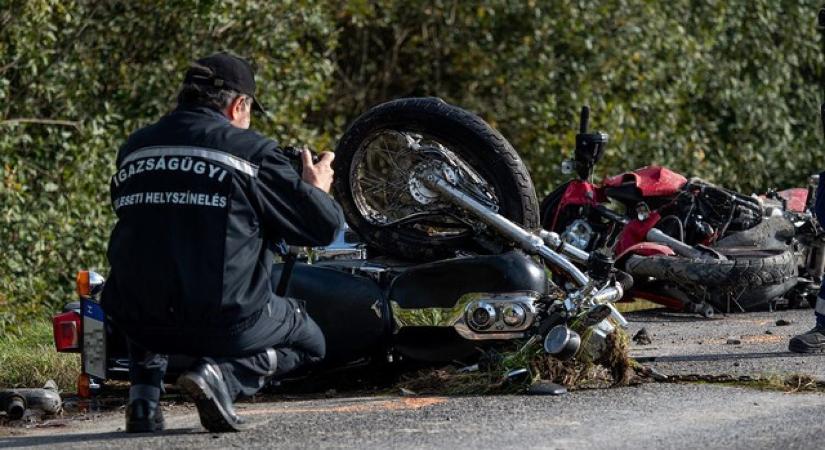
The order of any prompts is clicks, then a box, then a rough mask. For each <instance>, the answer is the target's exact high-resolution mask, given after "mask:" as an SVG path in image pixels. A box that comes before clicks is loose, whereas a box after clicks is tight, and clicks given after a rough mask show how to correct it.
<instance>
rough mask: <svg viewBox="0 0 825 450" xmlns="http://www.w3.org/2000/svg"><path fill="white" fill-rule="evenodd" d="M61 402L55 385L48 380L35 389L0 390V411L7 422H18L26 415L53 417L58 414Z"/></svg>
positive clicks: (61, 405)
mask: <svg viewBox="0 0 825 450" xmlns="http://www.w3.org/2000/svg"><path fill="white" fill-rule="evenodd" d="M62 407H63V402H62V400H61V398H60V394H59V393H58V392H57V384H55V382H54V381H52V380H49V381H47V382H46V384H45V385H44V387H42V388H37V389H29V388H26V389H2V390H0V411H2V412H5V413H6V414H5V417H6V418H7V419H8V420H20V419H22V418H23V417H24V416H25V415H26V414H28V415H45V416H53V415H56V414H57V413H59V412H60V410H61V409H62Z"/></svg>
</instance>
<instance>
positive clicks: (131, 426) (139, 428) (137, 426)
mask: <svg viewBox="0 0 825 450" xmlns="http://www.w3.org/2000/svg"><path fill="white" fill-rule="evenodd" d="M164 428H166V427H165V424H164V423H163V422H142V421H141V422H127V423H126V432H127V433H154V432H156V431H163V430H164Z"/></svg>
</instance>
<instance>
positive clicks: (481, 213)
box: [424, 174, 590, 287]
mask: <svg viewBox="0 0 825 450" xmlns="http://www.w3.org/2000/svg"><path fill="white" fill-rule="evenodd" d="M424 182H425V184H426V185H427V186H428V187H430V188H432V189H434V190H435V191H437V192H438V193H439V194H441V195H443V196H444V197H445V198H447V199H449V200H450V201H452V202H453V203H456V204H458V205H459V206H461V207H462V208H464V209H467V210H469V211H470V212H472V213H473V214H475V215H476V217H478V218H479V219H481V220H482V221H484V222H485V223H487V224H488V225H490V226H492V227H493V228H495V229H496V230H498V231H499V232H500V233H502V234H503V235H505V236H507V237H508V238H510V239H511V240H512V241H514V242H516V243H517V244H519V246H520V247H521V248H522V249H523V250H525V251H526V252H528V253H531V254H534V255H539V256H540V257H541V258H543V259H545V260H547V261H549V262H550V263H551V264H553V265H554V266H556V267H558V268H560V269H561V270H563V271H564V272H565V273H567V274H568V275H569V276H570V278H571V279H572V280H573V281H574V282H575V283H576V284H577V285H578V286H580V287H581V286H585V285H587V284H588V283H589V282H590V277H588V276H587V275H585V273H584V272H582V271H581V270H579V268H578V267H576V266H575V265H574V264H573V263H572V262H570V261H569V260H568V259H567V258H565V257H564V256H562V255H560V254H559V253H556V252H555V251H554V250H552V249H551V248H550V247H548V246H547V245H545V244H544V240H543V239H542V238H541V237H539V236H536V235H535V234H533V233H530V232H529V231H527V230H525V229H523V228H522V227H520V226H519V225H517V224H515V223H513V222H511V221H510V220H508V219H507V218H505V217H504V216H502V215H501V214H497V213H494V212H492V211H490V209H489V208H487V207H486V206H484V205H482V204H481V203H479V202H478V201H476V200H475V199H474V198H472V197H470V196H469V195H467V194H465V193H463V192H461V191H460V190H458V189H456V188H455V187H453V186H452V185H451V184H450V183H449V182H447V181H446V180H444V179H443V178H441V177H440V176H438V175H435V174H429V175H427V176H426V177H425V178H424Z"/></svg>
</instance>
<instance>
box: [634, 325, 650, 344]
mask: <svg viewBox="0 0 825 450" xmlns="http://www.w3.org/2000/svg"><path fill="white" fill-rule="evenodd" d="M633 342H635V343H636V344H638V345H650V344H652V343H653V339H651V338H650V335H649V334H647V328H642V329H641V330H639V331H638V332H636V334H635V335H633Z"/></svg>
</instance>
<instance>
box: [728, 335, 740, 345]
mask: <svg viewBox="0 0 825 450" xmlns="http://www.w3.org/2000/svg"><path fill="white" fill-rule="evenodd" d="M726 343H727V344H728V345H740V344H741V343H742V340H741V339H739V338H736V337H729V338H728V340H727V342H726Z"/></svg>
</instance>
